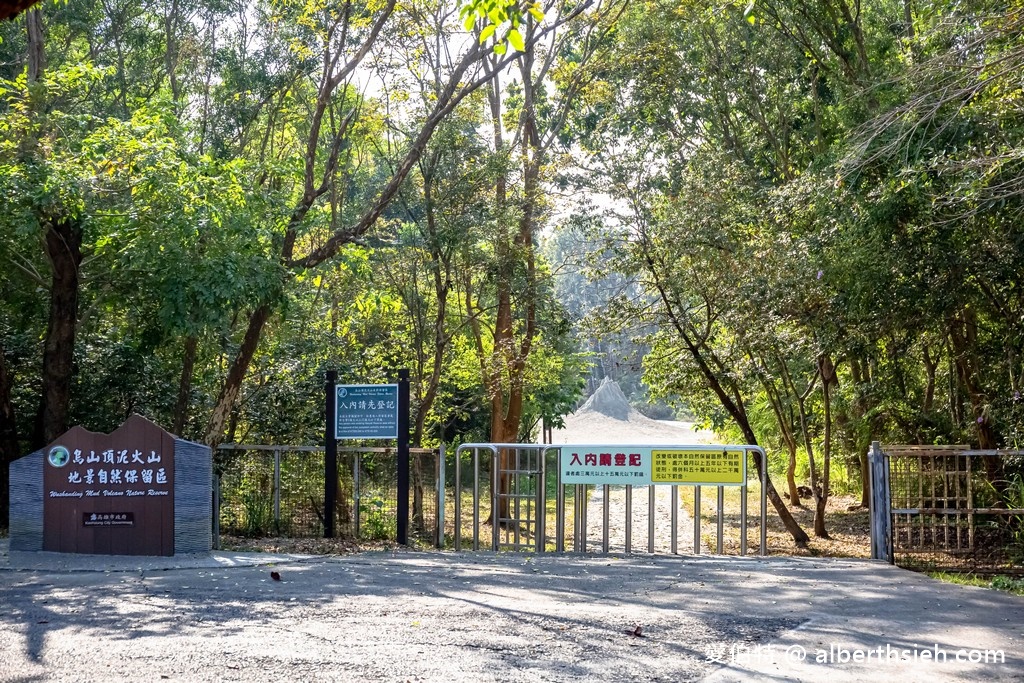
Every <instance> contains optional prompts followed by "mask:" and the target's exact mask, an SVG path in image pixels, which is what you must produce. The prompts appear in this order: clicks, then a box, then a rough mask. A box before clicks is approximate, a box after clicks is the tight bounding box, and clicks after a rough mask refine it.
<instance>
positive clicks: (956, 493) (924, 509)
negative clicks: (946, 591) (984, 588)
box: [883, 446, 1024, 574]
mask: <svg viewBox="0 0 1024 683" xmlns="http://www.w3.org/2000/svg"><path fill="white" fill-rule="evenodd" d="M883 449H884V451H885V454H886V455H887V456H888V462H889V476H890V482H891V483H890V491H891V493H890V500H891V506H892V507H891V513H892V548H893V558H894V560H895V562H896V564H898V565H900V566H902V567H907V568H911V569H919V570H948V571H969V572H975V573H986V574H989V573H1011V574H1017V573H1024V451H988V450H986V451H981V450H970V449H968V448H967V447H965V446H945V447H941V446H939V447H936V446H928V447H922V446H885V447H883Z"/></svg>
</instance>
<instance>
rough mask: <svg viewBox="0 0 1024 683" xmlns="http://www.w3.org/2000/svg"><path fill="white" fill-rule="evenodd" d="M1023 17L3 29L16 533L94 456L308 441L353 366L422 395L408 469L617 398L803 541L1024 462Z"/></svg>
mask: <svg viewBox="0 0 1024 683" xmlns="http://www.w3.org/2000/svg"><path fill="white" fill-rule="evenodd" d="M1022 9H1024V8H1022V6H1021V5H1020V3H1019V2H1011V3H1000V2H990V1H978V2H943V1H939V2H927V1H924V0H879V1H868V2H860V1H858V0H818V1H814V2H810V1H807V2H805V1H803V0H785V1H783V0H756V1H755V2H750V3H733V2H698V1H694V0H673V1H667V0H633V1H631V2H627V1H626V0H582V1H581V0H544V1H543V2H539V3H515V2H508V0H468V1H467V2H465V3H461V4H460V3H459V2H457V1H455V2H452V1H448V0H410V1H408V2H401V3H399V2H397V0H369V1H352V2H340V1H337V2H336V1H334V0H269V1H268V0H149V1H140V0H100V1H94V0H66V1H62V2H44V3H42V4H40V5H37V6H36V7H35V8H33V9H31V10H29V11H27V12H25V13H23V14H22V15H20V16H19V17H17V18H15V19H13V20H9V21H5V22H2V23H0V264H2V267H0V517H2V518H0V527H3V526H5V525H6V515H7V468H8V466H9V463H10V461H12V460H13V459H15V458H17V457H20V456H21V455H24V454H25V453H27V452H29V451H30V450H32V449H35V448H38V447H40V446H42V445H44V444H46V443H48V442H49V441H51V440H53V439H54V438H55V437H56V436H58V435H59V434H61V433H62V432H63V431H64V430H65V429H66V428H67V427H69V426H70V425H73V424H83V425H86V426H87V427H88V428H90V429H93V430H96V431H109V430H111V429H113V428H114V427H116V426H117V425H118V424H119V423H120V422H121V421H123V420H124V419H125V418H126V417H127V416H128V415H130V414H131V413H135V412H138V413H142V414H144V415H146V416H148V417H149V418H151V419H153V420H154V421H156V422H157V423H159V424H161V425H162V426H164V427H166V428H168V429H170V430H171V431H173V432H175V433H177V434H179V435H181V436H183V437H186V438H189V439H194V440H198V441H202V442H205V443H207V444H209V445H211V446H214V447H216V446H217V445H219V444H220V443H222V442H225V441H234V442H248V443H275V444H311V443H312V444H315V443H319V442H320V441H321V439H322V430H323V426H322V400H321V396H322V392H323V382H324V374H325V371H326V370H327V369H331V368H337V369H338V370H339V372H340V376H341V381H343V382H351V383H364V382H367V383H374V382H384V381H389V380H392V379H393V378H394V376H395V371H396V369H397V368H401V367H408V368H410V370H411V372H412V379H413V394H414V397H413V407H412V410H413V437H412V438H413V441H414V443H415V444H416V445H432V444H436V443H438V442H440V441H442V440H443V441H445V442H448V443H452V442H455V441H469V440H477V441H485V440H486V441H497V442H503V441H514V440H516V439H530V438H536V436H537V434H536V429H537V427H538V424H539V422H540V421H541V420H545V421H547V422H548V423H549V424H557V423H558V421H559V420H560V418H561V417H562V416H564V415H565V414H566V413H568V412H570V411H571V410H572V409H573V407H574V406H575V405H576V402H577V400H578V399H579V398H580V396H581V395H582V394H583V392H584V389H585V385H586V384H587V381H588V379H589V380H591V386H593V381H596V380H598V379H601V378H603V377H604V376H610V377H612V378H614V379H617V380H619V381H620V383H621V384H622V386H623V388H624V389H625V390H626V391H627V393H629V394H630V396H631V398H632V399H633V400H634V401H635V402H636V403H637V404H638V405H643V406H648V410H649V411H654V413H653V414H655V415H661V416H665V415H670V414H672V412H673V411H676V410H686V411H688V413H689V414H692V415H694V416H696V418H697V419H698V421H699V422H700V423H701V424H703V425H704V426H706V427H709V428H713V429H715V430H716V431H717V432H718V433H719V434H721V435H722V436H723V438H726V439H729V440H734V441H735V440H738V441H742V442H746V443H751V444H754V443H757V444H762V445H764V446H766V447H767V448H768V451H769V461H770V463H771V469H772V470H773V471H775V472H777V473H779V474H782V475H784V476H786V479H787V482H786V488H785V490H784V496H785V497H786V498H788V499H789V500H788V503H789V504H790V505H792V504H795V503H798V502H799V499H798V497H797V491H796V486H797V484H799V483H803V481H804V480H805V479H806V481H807V482H808V483H810V486H811V488H812V490H813V495H814V498H815V507H816V510H817V514H816V518H815V521H814V527H815V528H814V531H815V533H817V534H818V535H824V534H827V530H826V527H825V518H824V509H825V499H826V498H827V496H828V493H829V491H830V488H831V486H832V485H833V484H834V481H832V480H833V479H834V477H835V476H838V474H837V473H845V475H844V476H846V475H849V477H850V478H851V479H852V480H853V485H854V486H856V485H857V483H858V482H857V477H858V476H859V474H858V473H862V472H863V471H864V470H865V469H866V468H865V465H864V457H865V456H864V454H865V453H866V451H867V448H868V445H869V443H870V441H872V440H880V441H883V442H904V443H970V444H974V445H977V446H980V447H982V448H994V447H1014V446H1017V445H1018V440H1019V439H1020V436H1021V426H1022V414H1024V407H1022V403H1021V400H1020V381H1021V373H1022V371H1024V366H1022V345H1024V335H1022V331H1024V328H1022V322H1024V318H1022V316H1024V296H1022V289H1021V281H1020V263H1021V262H1022V259H1021V257H1022V255H1024V254H1022V252H1024V231H1022V230H1021V228H1020V223H1019V221H1020V219H1021V208H1022V206H1024V205H1022V198H1024V197H1022V195H1024V174H1022V172H1021V171H1022V160H1024V116H1022V114H1024V79H1022V74H1024V42H1022V30H1024V12H1022ZM659 411H660V412H659ZM770 493H771V495H772V502H773V504H774V505H775V507H776V510H778V512H779V514H780V515H781V516H783V518H784V520H785V519H786V517H787V516H788V513H787V512H786V504H787V501H784V500H783V499H782V497H781V496H779V495H778V494H776V492H775V490H774V488H773V489H772V490H771V492H770ZM863 493H864V496H866V495H867V491H866V490H865V491H864V492H863ZM789 522H792V518H791V517H789V521H788V522H787V524H789ZM790 531H791V533H792V535H793V536H794V538H795V539H796V540H798V541H800V540H801V538H803V539H804V540H805V539H806V534H804V532H803V530H802V529H799V528H798V527H796V525H795V523H792V525H791V526H790Z"/></svg>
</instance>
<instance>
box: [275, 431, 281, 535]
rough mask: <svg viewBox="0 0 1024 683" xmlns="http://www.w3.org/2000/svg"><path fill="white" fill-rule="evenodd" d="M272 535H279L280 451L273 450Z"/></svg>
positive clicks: (278, 449) (277, 449)
mask: <svg viewBox="0 0 1024 683" xmlns="http://www.w3.org/2000/svg"><path fill="white" fill-rule="evenodd" d="M274 533H275V534H280V533H281V449H280V448H275V449H274Z"/></svg>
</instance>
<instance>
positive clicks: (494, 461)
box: [454, 444, 768, 555]
mask: <svg viewBox="0 0 1024 683" xmlns="http://www.w3.org/2000/svg"><path fill="white" fill-rule="evenodd" d="M562 447H563V446H552V445H542V444H463V445H462V446H460V447H459V448H458V449H457V450H456V454H455V467H456V470H455V494H456V495H455V515H454V517H455V520H454V524H455V534H454V536H455V544H454V545H455V549H456V550H461V549H462V545H463V543H462V527H463V519H462V517H463V510H462V508H463V502H462V493H463V486H464V476H463V471H462V468H463V464H462V454H463V452H466V451H468V452H470V453H471V457H472V471H473V475H472V477H473V482H472V490H473V511H472V535H473V549H474V550H479V549H480V527H481V512H480V506H481V495H482V494H481V490H480V483H481V481H482V474H483V472H482V468H483V467H484V466H485V464H484V461H483V458H485V457H487V456H488V455H489V456H490V458H489V462H488V463H487V466H489V467H490V470H489V471H488V472H487V474H486V476H487V483H488V484H489V486H490V488H491V493H490V497H491V510H492V513H491V516H492V520H491V521H492V524H491V544H490V545H491V548H492V549H493V550H499V549H501V548H508V549H515V550H527V549H528V550H535V551H536V552H544V551H545V550H546V549H547V547H546V544H547V540H548V536H547V528H546V519H545V517H546V489H547V474H546V460H547V457H548V455H549V454H553V453H557V452H558V451H559V450H560V449H561V448H562ZM666 447H669V448H672V446H666ZM687 447H688V446H678V448H687ZM701 447H702V448H707V445H701ZM727 448H731V449H733V450H737V449H739V448H742V449H743V453H744V458H749V457H751V455H755V456H760V457H761V459H762V462H763V463H764V464H765V465H767V462H766V458H765V453H764V450H763V449H761V448H760V447H755V446H740V447H737V446H732V447H727ZM505 449H507V451H509V452H510V454H508V459H507V462H508V467H506V468H505V469H502V467H503V465H502V457H501V455H502V454H501V451H502V450H505ZM503 477H505V478H506V481H507V484H508V485H507V490H505V491H502V490H501V488H502V486H501V484H502V481H503ZM766 478H767V467H766V466H765V467H762V468H761V472H760V483H761V486H760V499H761V501H760V502H761V505H760V518H759V525H760V529H759V530H760V543H759V554H760V555H765V554H767V524H766V522H767V503H768V499H767V486H766V483H767V482H766ZM554 483H555V491H556V493H555V514H556V520H555V529H554V538H553V539H552V540H553V547H554V550H555V551H556V552H565V551H566V550H567V548H566V546H567V543H566V539H567V533H566V532H567V529H566V515H567V514H569V508H568V505H567V498H566V486H564V485H563V484H562V481H561V470H560V468H557V467H556V475H555V482H554ZM599 485H600V486H601V489H600V491H601V494H602V497H603V504H602V506H601V508H602V509H601V525H602V533H601V539H600V546H599V547H600V549H601V552H604V553H609V552H612V544H611V538H610V527H611V494H612V492H613V487H612V486H611V485H608V484H599ZM685 485H686V486H689V484H685ZM712 485H714V484H712ZM591 486H593V485H588V484H573V485H572V487H573V488H572V491H571V493H572V496H573V506H572V519H573V526H572V550H573V551H575V552H583V553H585V552H587V551H588V534H589V531H590V530H589V526H590V525H589V524H588V519H589V498H590V496H589V495H588V493H589V490H590V487H591ZM646 486H648V502H647V517H648V538H647V552H649V553H654V552H655V530H656V525H655V519H656V518H655V515H656V514H657V507H658V504H657V496H656V491H655V486H670V487H671V488H670V490H669V494H670V510H669V517H670V524H671V540H670V552H671V553H673V554H678V552H679V547H678V525H679V517H678V515H679V490H678V489H679V486H680V485H678V484H649V485H646ZM714 486H716V488H717V501H716V503H717V505H716V508H717V514H716V545H715V550H716V552H718V553H719V554H721V553H722V552H724V548H725V546H724V536H725V518H724V507H725V493H724V485H714ZM633 488H634V487H633V485H626V486H625V507H626V510H625V517H626V519H625V520H624V521H625V530H624V531H625V544H624V548H623V550H624V551H625V552H626V553H632V552H633V534H632V525H633ZM738 488H739V489H740V539H739V550H740V554H741V555H746V554H747V551H748V545H749V544H748V537H747V536H748V533H749V523H748V500H747V496H748V493H749V490H748V487H747V485H746V483H743V484H740V485H738ZM693 489H694V493H693V496H694V515H693V517H694V519H693V553H694V554H700V552H701V529H702V527H701V486H700V485H695V486H693ZM506 505H507V516H505V517H501V516H500V515H498V511H499V510H500V509H501V508H503V507H505V506H506ZM502 527H505V542H504V543H503V542H502V534H501V530H502ZM531 535H532V537H533V538H532V542H530V538H529V537H530V536H531Z"/></svg>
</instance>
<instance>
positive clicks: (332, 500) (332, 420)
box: [324, 370, 338, 538]
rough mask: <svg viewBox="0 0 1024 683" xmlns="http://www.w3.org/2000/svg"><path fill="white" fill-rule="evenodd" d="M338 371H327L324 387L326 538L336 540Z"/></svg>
mask: <svg viewBox="0 0 1024 683" xmlns="http://www.w3.org/2000/svg"><path fill="white" fill-rule="evenodd" d="M337 382H338V371H337V370H328V371H327V385H326V386H325V387H324V394H325V401H324V404H325V405H324V409H325V410H324V412H325V418H326V420H325V422H326V424H325V425H324V538H334V515H335V507H336V506H337V504H338V503H337V496H338V441H337V438H336V437H337V424H338V423H337V412H336V411H337V394H336V393H335V391H336V388H335V384H337Z"/></svg>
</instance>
